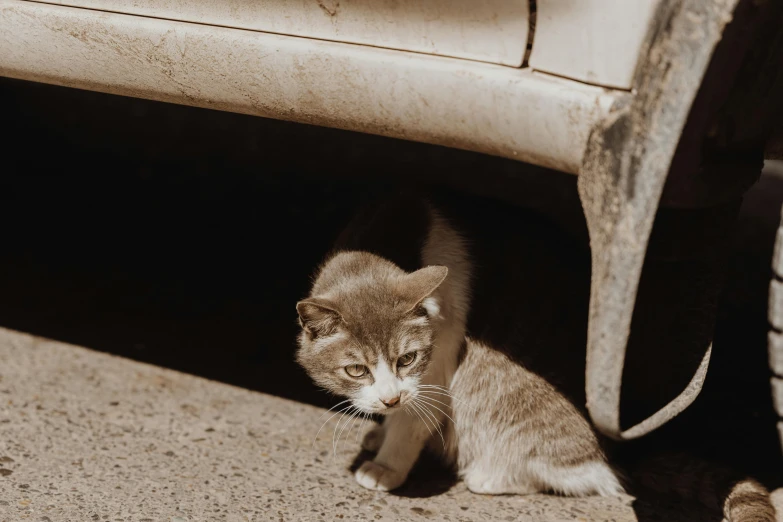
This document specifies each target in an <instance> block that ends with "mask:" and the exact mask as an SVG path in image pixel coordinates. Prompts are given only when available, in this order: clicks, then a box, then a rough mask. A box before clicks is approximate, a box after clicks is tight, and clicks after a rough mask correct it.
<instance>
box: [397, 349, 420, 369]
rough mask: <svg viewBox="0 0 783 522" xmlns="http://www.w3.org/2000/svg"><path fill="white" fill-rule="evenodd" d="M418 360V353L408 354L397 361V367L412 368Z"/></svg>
mask: <svg viewBox="0 0 783 522" xmlns="http://www.w3.org/2000/svg"><path fill="white" fill-rule="evenodd" d="M415 360H416V352H408V353H406V354H405V355H403V356H402V357H400V358H399V359H397V367H399V368H401V367H403V366H410V365H411V364H413V361H415Z"/></svg>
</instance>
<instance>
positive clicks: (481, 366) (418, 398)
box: [297, 197, 774, 520]
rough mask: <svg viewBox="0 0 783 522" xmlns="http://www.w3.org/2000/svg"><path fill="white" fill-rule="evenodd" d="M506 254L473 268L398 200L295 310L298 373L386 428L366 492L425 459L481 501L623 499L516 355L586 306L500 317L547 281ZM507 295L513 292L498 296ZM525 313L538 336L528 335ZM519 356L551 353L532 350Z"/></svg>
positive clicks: (429, 217)
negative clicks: (538, 496)
mask: <svg viewBox="0 0 783 522" xmlns="http://www.w3.org/2000/svg"><path fill="white" fill-rule="evenodd" d="M501 219H505V218H501ZM498 225H499V226H498V227H497V228H498V229H502V228H503V227H514V226H515V224H514V223H509V222H506V223H499V224H498ZM488 233H490V234H491V233H492V232H491V231H490V232H488ZM499 234H500V235H502V234H507V232H506V231H503V230H499ZM508 249H510V250H513V249H514V247H513V246H511V245H509V246H508ZM476 250H477V249H475V248H474V249H473V251H474V252H475V251H476ZM485 254H486V252H485ZM505 254H509V255H508V256H506V255H505ZM510 254H511V252H504V249H503V247H502V246H501V247H500V248H499V249H497V250H496V251H495V252H490V255H494V256H495V257H496V260H497V265H498V266H500V267H501V268H500V269H498V270H495V268H494V267H490V266H488V265H487V263H486V262H484V261H481V262H477V260H476V259H475V258H476V256H475V255H471V248H470V245H469V244H468V242H467V241H466V239H465V237H463V235H462V234H461V233H460V232H458V231H457V229H456V228H455V227H454V226H453V225H452V224H451V223H450V221H449V220H447V219H446V218H445V217H444V216H443V215H442V213H441V211H439V210H438V209H436V208H435V207H434V206H433V205H431V204H430V203H428V202H426V201H424V200H422V199H419V198H417V197H412V198H409V197H401V198H394V199H391V200H389V201H388V202H387V203H386V204H383V205H378V206H375V205H374V206H371V207H370V208H369V210H367V211H366V212H365V213H363V214H360V215H359V216H358V217H357V218H356V219H355V220H354V222H353V223H352V224H351V225H350V226H349V227H348V228H347V229H346V231H345V232H344V233H343V234H342V236H341V238H340V239H339V240H338V242H337V246H336V248H335V251H334V252H333V253H332V254H331V255H330V256H329V257H328V258H327V260H326V261H325V263H324V264H323V265H322V266H321V268H320V269H319V271H318V274H317V277H316V279H315V282H314V284H313V287H312V290H311V292H310V296H309V297H308V298H306V299H304V300H302V301H300V302H299V303H298V304H297V311H298V313H299V321H300V325H301V327H302V330H301V333H300V336H299V350H298V351H297V360H298V362H299V363H300V364H301V365H302V366H303V367H304V368H305V370H306V371H307V372H308V374H309V375H310V376H311V378H312V379H313V380H314V381H315V382H316V383H317V384H318V385H320V386H322V387H324V388H326V389H328V390H330V391H332V392H334V393H336V394H338V395H341V396H344V397H347V399H348V400H349V401H350V404H351V405H352V407H353V408H354V409H355V410H356V411H358V412H362V413H367V414H380V415H383V416H384V421H383V423H382V424H381V425H379V426H377V427H375V428H373V429H372V430H371V431H370V432H369V433H367V434H366V436H365V439H364V442H363V447H364V448H365V449H367V450H370V451H373V452H377V453H376V456H375V458H374V459H373V460H371V461H367V462H365V463H364V464H362V465H361V467H360V468H359V469H358V470H357V471H356V480H357V481H358V482H359V484H361V485H362V486H364V487H366V488H369V489H375V490H382V491H388V490H393V489H395V488H397V487H399V486H400V485H402V484H403V483H404V482H405V480H406V478H407V476H408V474H409V472H410V471H411V469H412V467H413V466H414V464H415V463H416V461H417V459H418V458H419V455H420V453H421V452H422V450H423V449H425V448H429V449H430V450H432V451H434V452H436V453H439V454H440V455H441V456H442V457H443V459H444V461H445V462H447V463H449V464H451V465H453V466H454V467H455V468H456V470H457V472H458V474H459V476H460V477H461V478H462V479H463V480H464V481H465V483H466V485H467V487H468V488H469V489H470V490H471V491H473V492H475V493H482V494H531V493H536V492H546V491H551V492H556V493H560V494H565V495H572V496H583V495H593V494H597V495H604V496H610V495H619V494H621V493H623V491H624V489H623V486H622V485H621V482H620V479H619V477H618V474H617V473H616V472H615V470H614V469H613V468H612V467H611V466H610V465H609V463H608V461H607V458H606V456H605V454H604V451H603V450H602V448H601V445H600V444H599V440H598V438H597V436H596V434H595V433H594V432H593V430H592V429H591V426H590V425H589V423H588V422H587V421H586V419H585V417H584V416H583V414H582V413H581V412H580V410H579V409H578V408H577V407H575V406H574V403H573V402H571V401H570V400H569V399H568V398H567V397H566V396H565V394H564V393H562V392H561V391H560V390H559V389H558V388H556V387H555V386H553V385H552V384H551V383H550V382H548V381H547V380H545V379H544V378H543V377H541V376H539V375H537V374H536V373H534V372H532V371H530V370H529V369H528V368H526V366H525V365H524V364H521V363H520V359H519V358H517V357H514V356H513V353H512V352H513V350H512V348H515V347H513V346H509V344H513V341H511V339H515V338H518V337H519V336H520V333H522V334H523V335H522V337H526V338H531V339H532V338H534V337H535V336H534V335H531V332H534V331H535V330H536V328H541V329H547V330H552V329H556V328H557V327H558V325H557V321H556V320H555V321H554V322H552V321H553V319H552V318H553V317H557V316H560V315H563V314H568V311H567V310H568V300H569V299H574V300H578V299H580V298H581V297H582V295H583V294H581V293H580V292H578V291H575V292H574V296H570V295H568V293H567V292H566V293H565V294H564V295H563V296H558V299H559V300H561V301H562V302H563V304H564V306H562V310H561V309H560V308H551V307H550V308H547V307H545V306H543V305H542V306H541V308H542V309H541V310H536V309H535V306H536V305H535V304H533V305H526V306H527V308H525V306H522V307H521V308H520V307H518V306H517V307H514V306H507V305H505V304H498V301H500V302H501V303H513V302H514V301H522V300H524V301H526V302H528V303H534V302H535V300H536V298H537V297H536V296H531V295H518V294H516V295H515V293H514V292H516V291H517V290H516V288H515V286H518V285H515V279H517V278H527V279H531V278H532V280H535V278H537V277H539V276H538V274H535V273H522V274H519V273H518V272H520V271H519V270H514V267H513V266H506V267H505V268H506V269H505V270H504V269H503V268H502V267H503V264H504V258H505V257H508V258H509V259H510V258H512V257H513V256H511V255H510ZM528 254H529V255H538V252H530V253H528ZM505 262H506V265H508V262H509V261H508V259H505ZM552 262H553V263H556V262H557V261H556V256H555V257H553V260H552ZM493 272H495V273H494V274H493ZM493 275H494V276H496V277H495V280H496V281H495V282H494V283H493V282H490V281H489V280H490V279H491V278H492V277H491V276H493ZM528 286H529V285H528ZM534 286H535V285H534ZM504 289H509V290H510V293H509V294H508V295H499V294H502V293H503V291H504ZM493 299H494V300H495V303H494V304H492V305H490V304H486V303H487V302H489V301H491V300H493ZM477 300H478V301H479V302H478V303H477V302H476V301H477ZM479 307H480V308H481V309H478V308H479ZM577 308H578V307H577ZM517 313H524V314H526V315H530V316H533V319H534V321H533V323H536V324H532V325H530V326H525V327H520V326H519V323H521V322H522V321H520V320H519V317H515V314H517ZM537 314H538V319H539V320H536V315H537ZM544 323H546V324H544ZM539 324H540V325H541V326H538V325H539ZM520 329H521V330H524V331H523V332H520ZM563 335H566V336H567V335H569V332H563ZM576 339H577V341H575V342H579V341H578V339H579V336H577V337H576ZM568 342H572V340H566V344H567V343H568ZM524 348H525V349H527V350H528V351H530V352H531V353H533V352H535V353H539V354H544V353H545V352H546V347H541V346H537V345H536V343H535V342H531V343H530V344H529V346H525V347H524ZM577 354H578V351H577ZM582 354H583V352H582ZM577 356H578V355H577ZM582 357H583V355H582ZM582 360H583V359H582ZM759 487H761V486H759ZM761 489H762V490H763V488H761ZM753 491H754V492H755V490H753ZM760 494H761V493H760ZM756 500H757V499H756ZM767 503H768V497H767ZM738 509H739V508H738ZM765 509H766V507H765ZM770 509H771V508H770ZM739 512H740V511H737V512H736V513H739ZM773 513H774V512H773ZM728 518H730V519H731V517H728ZM735 519H736V520H741V519H743V518H735ZM753 520H756V519H753ZM757 520H766V519H765V518H758V519H757Z"/></svg>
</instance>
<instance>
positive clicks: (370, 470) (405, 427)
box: [356, 410, 430, 491]
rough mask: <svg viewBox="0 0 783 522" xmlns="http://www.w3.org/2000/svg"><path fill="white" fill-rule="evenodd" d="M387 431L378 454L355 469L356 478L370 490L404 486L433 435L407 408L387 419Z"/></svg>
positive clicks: (388, 489)
mask: <svg viewBox="0 0 783 522" xmlns="http://www.w3.org/2000/svg"><path fill="white" fill-rule="evenodd" d="M384 431H385V436H384V439H383V443H382V444H381V447H380V449H379V450H378V454H377V455H376V456H375V458H374V459H373V460H371V461H367V462H365V463H364V464H362V465H361V467H359V469H358V470H357V471H356V481H357V482H358V483H359V484H360V485H362V486H364V487H365V488H367V489H374V490H378V491H390V490H392V489H395V488H398V487H399V486H401V485H402V484H403V483H404V482H405V479H407V478H408V473H410V471H411V469H412V468H413V465H414V464H415V463H416V460H418V458H419V454H420V453H421V450H422V449H423V448H424V445H425V444H426V442H427V439H428V438H429V437H430V433H429V431H428V430H427V428H426V426H425V425H424V424H423V423H422V422H421V420H420V419H419V418H417V417H416V416H415V415H414V414H412V413H409V412H407V411H404V410H403V411H400V412H397V413H395V414H393V415H389V416H388V417H387V418H386V420H385V422H384Z"/></svg>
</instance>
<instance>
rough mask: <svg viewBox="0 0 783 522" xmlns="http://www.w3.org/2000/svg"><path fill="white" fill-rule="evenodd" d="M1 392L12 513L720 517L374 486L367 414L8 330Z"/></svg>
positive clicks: (139, 520) (618, 520) (630, 503)
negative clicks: (362, 482) (348, 420)
mask: <svg viewBox="0 0 783 522" xmlns="http://www.w3.org/2000/svg"><path fill="white" fill-rule="evenodd" d="M0 397H2V405H1V406H0V433H2V438H0V521H2V522H16V521H22V520H30V521H41V522H82V521H84V522H87V521H90V520H96V521H101V520H107V521H115V522H131V521H133V522H184V521H213V520H214V521H222V520H225V521H227V522H234V521H236V522H247V521H262V520H273V521H278V520H282V521H300V520H301V521H310V520H313V521H315V520H328V521H331V520H337V519H339V520H343V519H348V520H395V521H408V520H410V521H419V520H452V521H455V522H456V521H464V522H468V521H479V520H508V521H512V520H517V521H536V522H546V521H553V522H554V521H566V520H578V521H588V520H590V521H594V520H595V521H597V520H607V521H609V520H611V521H615V522H624V521H633V520H669V521H674V520H709V518H708V517H706V516H705V515H704V514H702V513H700V512H698V511H696V510H691V511H687V512H684V511H682V510H681V509H677V510H675V511H667V510H664V509H662V508H661V507H660V506H655V507H651V506H649V505H648V506H644V505H640V504H639V503H638V502H637V503H634V499H633V498H632V497H628V496H626V497H623V498H618V499H603V498H585V499H572V498H558V497H554V496H548V495H535V496H530V497H511V496H510V497H486V496H479V495H473V494H471V493H470V492H468V491H467V490H466V489H465V487H464V486H463V485H462V484H455V483H454V481H453V480H452V478H451V477H449V476H448V474H445V473H443V472H440V473H438V472H437V471H436V472H432V471H431V470H430V471H428V470H426V469H419V470H417V472H416V473H415V474H414V476H413V478H412V479H411V481H412V482H413V484H412V485H411V486H409V487H407V488H405V489H403V490H402V491H401V492H398V493H395V494H386V493H376V492H371V491H367V490H364V489H363V488H361V487H360V486H359V485H358V484H356V483H355V482H354V480H353V477H352V475H351V472H350V469H349V468H351V467H352V464H354V462H355V460H356V458H357V447H358V445H357V435H359V433H360V432H361V431H363V430H364V429H366V425H357V426H355V427H354V426H351V427H350V428H349V429H348V430H346V433H344V434H343V438H342V439H341V441H340V443H339V444H336V446H333V443H332V441H333V433H334V431H335V430H336V429H339V428H338V426H337V422H338V419H339V418H333V419H331V420H329V417H328V416H326V415H325V414H324V413H325V411H324V410H322V409H320V408H316V407H313V406H309V405H306V404H302V403H298V402H292V401H289V400H285V399H280V398H276V397H273V396H270V395H265V394H262V393H257V392H252V391H248V390H244V389H241V388H236V387H233V386H229V385H225V384H221V383H217V382H213V381H208V380H205V379H202V378H199V377H194V376H191V375H187V374H183V373H179V372H175V371H172V370H167V369H163V368H158V367H154V366H150V365H147V364H142V363H138V362H133V361H130V360H127V359H123V358H120V357H115V356H111V355H106V354H102V353H99V352H95V351H91V350H87V349H84V348H79V347H75V346H70V345H65V344H62V343H58V342H54V341H48V340H45V339H41V338H37V337H33V336H30V335H25V334H20V333H15V332H12V331H9V330H0ZM324 420H327V422H326V424H325V426H324V428H323V429H322V430H321V431H320V436H319V437H318V438H317V439H316V438H315V436H316V434H317V433H319V427H320V426H321V425H322V423H323V422H324ZM340 427H342V426H340ZM351 428H353V431H350V429H351ZM335 448H336V449H335ZM781 493H783V491H782V492H781Z"/></svg>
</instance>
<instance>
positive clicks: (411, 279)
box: [400, 266, 449, 311]
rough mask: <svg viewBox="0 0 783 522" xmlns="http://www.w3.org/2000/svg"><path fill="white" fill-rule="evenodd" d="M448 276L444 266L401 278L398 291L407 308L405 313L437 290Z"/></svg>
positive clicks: (426, 269)
mask: <svg viewBox="0 0 783 522" xmlns="http://www.w3.org/2000/svg"><path fill="white" fill-rule="evenodd" d="M448 274H449V269H448V268H446V267H445V266H427V267H424V268H421V269H419V270H416V271H415V272H413V273H412V274H408V275H406V276H405V277H403V279H402V282H401V283H400V291H401V293H402V294H403V296H404V299H405V303H406V305H407V306H408V310H407V311H410V310H413V309H414V308H415V307H416V306H418V305H419V304H420V303H421V302H422V301H424V300H425V299H426V298H428V297H429V296H430V295H431V294H432V293H433V292H434V291H435V290H437V289H438V287H439V286H440V285H441V283H443V281H444V280H445V279H446V276H447V275H448ZM428 311H429V310H428Z"/></svg>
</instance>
